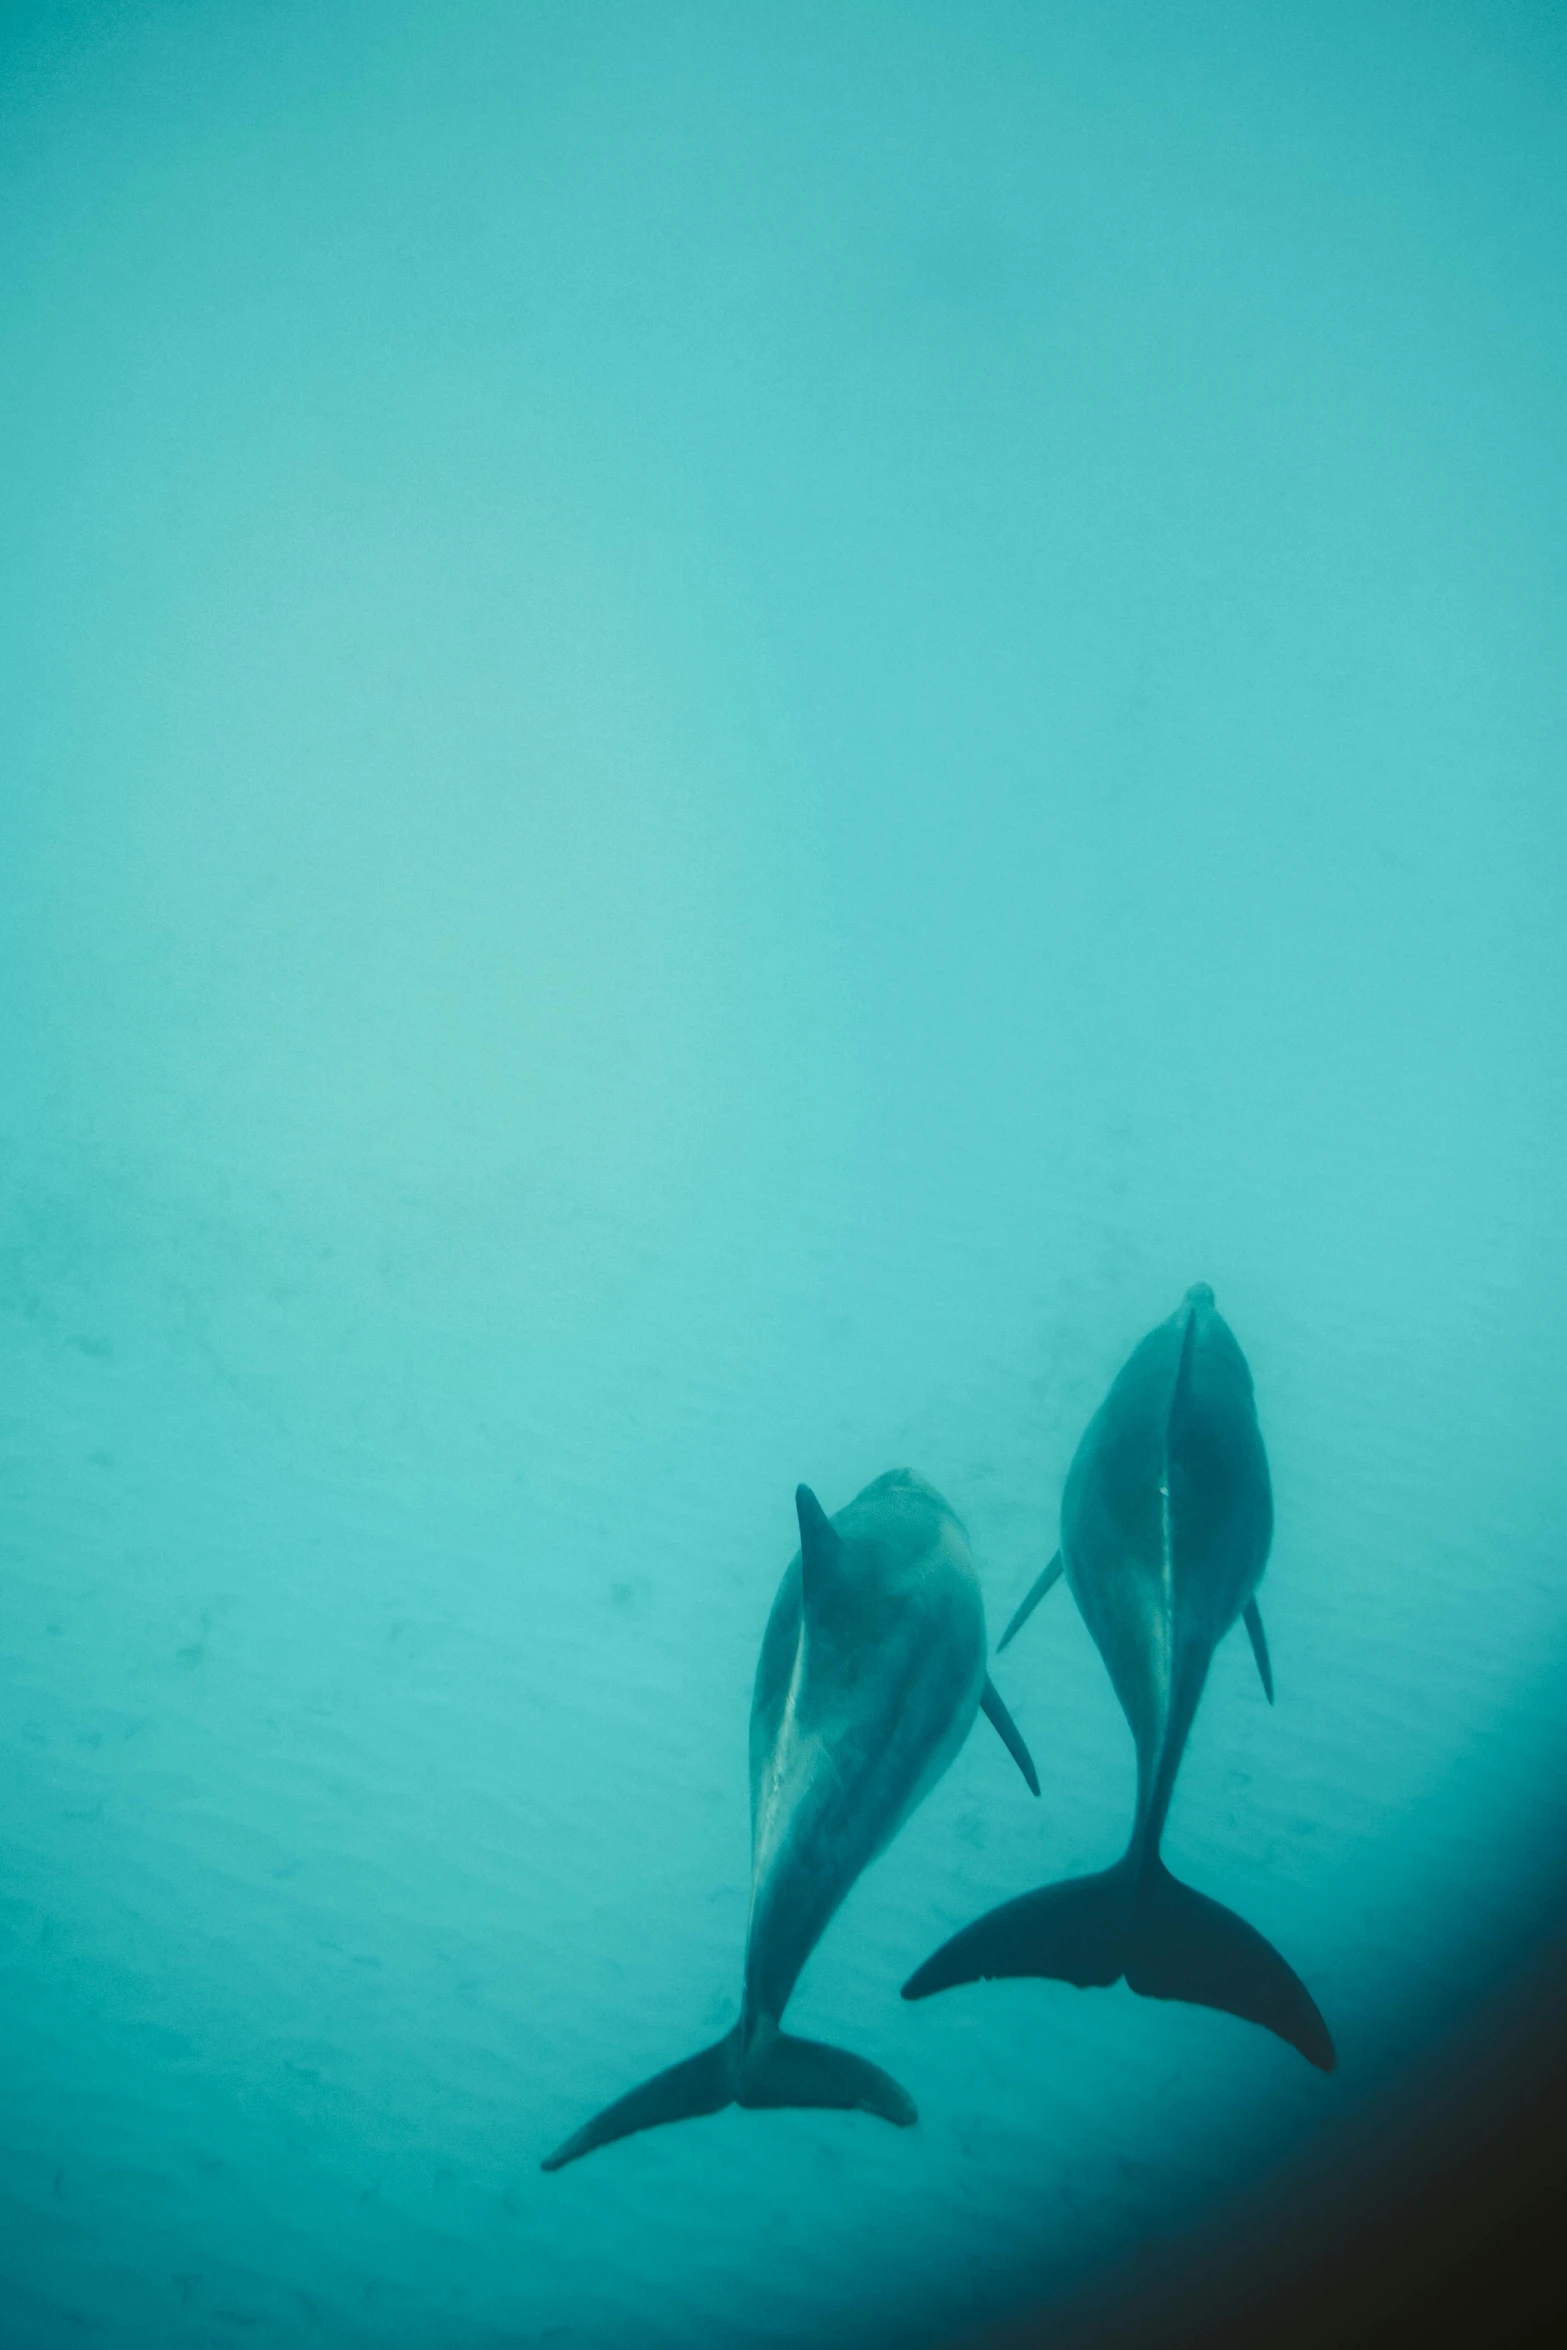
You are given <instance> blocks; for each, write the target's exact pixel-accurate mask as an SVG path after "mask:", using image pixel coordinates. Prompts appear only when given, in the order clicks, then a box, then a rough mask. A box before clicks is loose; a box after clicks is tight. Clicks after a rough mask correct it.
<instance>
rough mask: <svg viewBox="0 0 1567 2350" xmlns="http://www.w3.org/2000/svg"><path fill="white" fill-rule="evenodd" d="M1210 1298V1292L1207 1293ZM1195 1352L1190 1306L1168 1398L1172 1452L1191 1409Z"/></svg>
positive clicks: (1194, 1320)
mask: <svg viewBox="0 0 1567 2350" xmlns="http://www.w3.org/2000/svg"><path fill="white" fill-rule="evenodd" d="M1209 1294H1210V1296H1211V1295H1212V1292H1211V1291H1210V1292H1209ZM1196 1351H1197V1312H1196V1307H1195V1306H1194V1305H1190V1306H1188V1308H1187V1312H1186V1327H1185V1329H1184V1330H1183V1331H1182V1332H1181V1359H1180V1361H1179V1363H1177V1365H1176V1367H1175V1391H1174V1393H1173V1394H1172V1396H1171V1397H1170V1417H1169V1419H1168V1421H1167V1422H1166V1428H1167V1430H1168V1436H1167V1439H1166V1441H1167V1444H1168V1445H1169V1447H1170V1449H1171V1450H1173V1449H1174V1446H1175V1440H1176V1435H1177V1431H1178V1430H1179V1428H1180V1425H1181V1422H1182V1421H1183V1420H1184V1419H1185V1418H1186V1417H1187V1414H1188V1413H1189V1411H1190V1409H1191V1393H1192V1356H1193V1355H1194V1354H1195V1353H1196Z"/></svg>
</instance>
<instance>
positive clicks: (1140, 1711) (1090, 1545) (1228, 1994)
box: [903, 1282, 1334, 2071]
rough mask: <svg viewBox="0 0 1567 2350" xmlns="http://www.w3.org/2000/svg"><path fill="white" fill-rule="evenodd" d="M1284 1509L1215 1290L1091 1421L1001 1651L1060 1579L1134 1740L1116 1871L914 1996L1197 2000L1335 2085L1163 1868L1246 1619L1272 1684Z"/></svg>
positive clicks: (988, 1933)
mask: <svg viewBox="0 0 1567 2350" xmlns="http://www.w3.org/2000/svg"><path fill="white" fill-rule="evenodd" d="M1272 1538H1273V1494H1272V1488H1271V1485H1270V1482H1269V1478H1268V1460H1267V1454H1266V1453H1265V1451H1264V1450H1263V1443H1262V1431H1261V1430H1260V1428H1259V1427H1258V1425H1257V1411H1256V1405H1255V1402H1254V1400H1253V1396H1252V1382H1251V1373H1250V1371H1249V1369H1248V1368H1247V1364H1246V1358H1245V1356H1244V1355H1243V1354H1242V1353H1241V1350H1240V1348H1239V1346H1237V1344H1236V1342H1235V1339H1234V1336H1233V1334H1232V1333H1231V1331H1230V1329H1229V1326H1228V1324H1227V1323H1226V1322H1225V1321H1224V1319H1223V1317H1222V1316H1221V1315H1220V1313H1219V1312H1218V1310H1217V1308H1216V1307H1215V1305H1214V1302H1213V1291H1212V1290H1211V1289H1210V1288H1208V1286H1207V1284H1206V1283H1203V1282H1200V1283H1198V1284H1197V1286H1196V1287H1195V1288H1193V1289H1190V1290H1188V1291H1187V1293H1186V1296H1185V1298H1184V1299H1183V1301H1182V1303H1181V1305H1180V1307H1179V1309H1178V1310H1177V1312H1175V1313H1174V1314H1172V1315H1171V1317H1170V1319H1169V1320H1168V1321H1167V1322H1161V1323H1160V1325H1159V1327H1158V1329H1157V1330H1153V1331H1150V1333H1149V1335H1148V1336H1147V1337H1146V1338H1145V1339H1144V1340H1143V1341H1142V1344H1141V1345H1140V1346H1138V1347H1137V1348H1136V1349H1135V1350H1134V1352H1133V1353H1132V1355H1131V1357H1130V1359H1129V1360H1128V1361H1127V1363H1126V1364H1125V1365H1124V1367H1123V1368H1122V1370H1121V1372H1120V1373H1119V1375H1118V1376H1117V1378H1116V1380H1115V1382H1114V1384H1113V1385H1112V1387H1111V1389H1110V1392H1109V1394H1108V1395H1107V1396H1106V1398H1105V1400H1104V1402H1103V1403H1102V1404H1101V1405H1100V1407H1099V1410H1098V1411H1097V1412H1096V1413H1095V1414H1094V1417H1093V1419H1092V1420H1091V1421H1090V1422H1089V1424H1088V1428H1087V1431H1086V1433H1085V1434H1084V1437H1083V1440H1082V1442H1081V1444H1079V1446H1078V1448H1077V1453H1076V1456H1075V1458H1074V1459H1073V1462H1072V1467H1071V1471H1070V1473H1069V1475H1068V1477H1067V1482H1066V1492H1065V1494H1064V1496H1063V1498H1062V1503H1061V1548H1060V1551H1059V1552H1058V1554H1057V1556H1056V1557H1055V1558H1054V1559H1052V1561H1051V1563H1050V1565H1049V1566H1048V1567H1047V1568H1046V1569H1045V1571H1044V1573H1043V1574H1042V1575H1041V1576H1040V1578H1039V1581H1038V1582H1037V1583H1036V1584H1035V1586H1034V1588H1033V1590H1032V1591H1031V1592H1030V1593H1029V1595H1028V1597H1027V1598H1026V1599H1025V1600H1024V1602H1023V1604H1022V1606H1021V1607H1020V1608H1019V1609H1018V1612H1017V1614H1016V1616H1015V1617H1014V1618H1013V1620H1012V1622H1011V1624H1010V1625H1009V1626H1008V1627H1007V1630H1006V1632H1005V1633H1004V1634H1003V1636H1002V1640H1001V1646H1002V1647H1003V1648H1004V1647H1005V1646H1006V1644H1007V1641H1008V1640H1010V1639H1011V1637H1012V1635H1013V1633H1014V1632H1015V1631H1016V1630H1017V1629H1018V1627H1019V1625H1020V1624H1021V1623H1022V1622H1023V1620H1024V1619H1025V1617H1027V1615H1028V1614H1029V1613H1030V1612H1031V1610H1032V1609H1033V1608H1034V1607H1035V1606H1036V1605H1037V1604H1038V1602H1039V1600H1040V1599H1041V1598H1042V1597H1043V1596H1044V1594H1045V1592H1046V1591H1048V1590H1049V1589H1050V1587H1051V1585H1052V1583H1054V1582H1055V1580H1056V1579H1057V1577H1058V1576H1059V1575H1060V1574H1061V1573H1062V1571H1063V1569H1064V1571H1065V1574H1066V1580H1067V1582H1068V1584H1069V1586H1070V1587H1071V1591H1072V1595H1073V1597H1074V1598H1075V1599H1076V1601H1077V1604H1078V1606H1079V1608H1080V1609H1081V1610H1082V1614H1083V1619H1084V1621H1085V1623H1086V1624H1087V1626H1088V1629H1089V1631H1090V1632H1091V1633H1092V1635H1093V1638H1094V1641H1095V1643H1096V1645H1097V1647H1098V1649H1099V1652H1100V1654H1101V1656H1102V1657H1103V1658H1104V1660H1105V1663H1106V1665H1107V1666H1108V1668H1109V1672H1110V1678H1111V1680H1112V1681H1113V1683H1114V1684H1115V1693H1116V1696H1117V1697H1118V1698H1119V1699H1120V1701H1121V1708H1122V1711H1123V1712H1124V1713H1125V1715H1126V1718H1127V1721H1128V1722H1129V1723H1130V1725H1131V1730H1132V1736H1133V1738H1134V1739H1135V1740H1136V1744H1137V1810H1136V1816H1135V1818H1134V1820H1133V1824H1132V1836H1131V1842H1130V1843H1129V1845H1128V1846H1127V1849H1126V1852H1125V1854H1124V1855H1123V1857H1122V1858H1121V1860H1119V1861H1118V1862H1117V1863H1116V1865H1115V1867H1114V1868H1111V1869H1106V1870H1104V1871H1103V1872H1101V1873H1100V1874H1099V1875H1097V1876H1092V1877H1073V1878H1068V1879H1065V1880H1064V1881H1063V1882H1061V1883H1060V1884H1055V1885H1045V1886H1042V1887H1041V1888H1040V1889H1039V1890H1038V1892H1035V1893H1025V1894H1024V1895H1023V1896H1022V1898H1021V1899H1020V1900H1017V1901H1009V1902H1006V1903H1005V1904H1003V1906H1002V1907H1001V1908H1000V1909H993V1910H991V1911H990V1912H989V1914H988V1915H987V1916H985V1917H982V1918H979V1919H977V1920H976V1921H975V1923H974V1924H973V1925H971V1926H967V1927H965V1928H964V1930H963V1932H962V1933H960V1934H956V1935H954V1936H953V1938H952V1940H951V1941H950V1942H948V1943H946V1944H945V1945H944V1947H943V1948H942V1949H940V1950H938V1951H937V1952H936V1953H935V1955H934V1957H932V1958H929V1959H927V1960H926V1962H925V1964H924V1965H923V1966H922V1967H921V1968H919V1970H918V1972H917V1973H915V1974H914V1975H912V1976H911V1977H910V1979H909V1981H908V1982H907V1983H906V1984H905V1985H904V1991H903V1995H904V1997H905V1998H906V1999H924V1998H926V1997H928V1996H929V1994H930V1993H931V1992H933V1991H944V1990H947V1989H949V1988H950V1987H951V1986H952V1985H953V1984H956V1983H972V1982H976V1981H979V1980H980V1979H982V1978H986V1977H992V1976H1003V1975H1045V1976H1053V1977H1056V1978H1058V1979H1060V1980H1063V1981H1065V1982H1068V1983H1079V1984H1084V1985H1088V1984H1107V1983H1114V1982H1117V1981H1118V1980H1119V1979H1120V1978H1121V1976H1122V1975H1124V1976H1125V1977H1126V1980H1127V1982H1128V1983H1129V1984H1130V1986H1131V1988H1132V1989H1133V1990H1134V1991H1139V1992H1141V1993H1143V1995H1144V1996H1145V1997H1147V1998H1152V1999H1184V2000H1190V2001H1192V2002H1193V2003H1195V2004H1196V2005H1198V2006H1203V2007H1217V2008H1223V2009H1225V2010H1227V2011H1228V2012H1229V2013H1230V2014H1231V2015H1238V2016H1243V2017H1245V2018H1247V2019H1248V2020H1249V2021H1250V2022H1252V2023H1257V2024H1262V2025H1264V2026H1265V2027H1266V2028H1267V2029H1268V2030H1269V2031H1272V2032H1276V2033H1277V2034H1278V2035H1279V2037H1280V2038H1281V2039H1284V2040H1288V2041H1289V2042H1290V2043H1291V2045H1292V2046H1294V2047H1296V2048H1298V2049H1299V2050H1300V2052H1301V2054H1302V2055H1303V2056H1305V2057H1308V2058H1309V2059H1310V2060H1311V2062H1312V2063H1313V2064H1315V2065H1320V2066H1321V2067H1322V2069H1323V2070H1324V2071H1331V2070H1332V2067H1333V2063H1334V2053H1333V2043H1332V2040H1331V2039H1330V2038H1329V2035H1328V2029H1327V2026H1326V2024H1325V2023H1324V2022H1323V2020H1322V2017H1321V2015H1320V2014H1319V2013H1318V2011H1317V2007H1316V2004H1315V2002H1314V2001H1313V1999H1312V1997H1311V1994H1310V1992H1309V1991H1308V1990H1307V1989H1306V1986H1305V1985H1304V1983H1302V1982H1301V1980H1300V1978H1299V1977H1298V1976H1297V1975H1296V1974H1295V1973H1294V1972H1293V1971H1292V1969H1291V1968H1290V1967H1289V1966H1287V1965H1286V1963H1285V1961H1284V1960H1283V1959H1282V1958H1281V1957H1280V1956H1279V1953H1278V1952H1277V1951H1276V1950H1275V1949H1274V1948H1273V1947H1272V1945H1271V1944H1270V1943H1268V1942H1265V1941H1264V1940H1263V1938H1262V1936H1261V1935H1260V1934H1259V1933H1257V1932H1256V1931H1255V1930H1254V1929H1253V1928H1252V1927H1251V1926H1248V1925H1247V1924H1246V1922H1245V1920H1244V1919H1242V1918H1238V1917H1236V1916H1235V1915H1234V1913H1233V1912H1232V1911H1230V1910H1227V1909H1223V1908H1221V1907H1220V1905H1219V1904H1218V1903H1217V1902H1216V1901H1209V1900H1208V1899H1207V1898H1206V1897H1205V1896H1204V1895H1203V1894H1201V1893H1195V1892H1193V1891H1192V1889H1191V1888H1190V1886H1187V1885H1183V1884H1181V1883H1180V1881H1179V1880H1178V1879H1177V1878H1175V1877H1172V1876H1171V1874H1170V1872H1169V1870H1168V1869H1167V1868H1166V1867H1165V1865H1164V1863H1163V1861H1162V1860H1161V1859H1160V1857H1159V1840H1160V1837H1161V1835H1162V1833H1163V1830H1164V1823H1165V1817H1166V1814H1167V1813H1168V1811H1169V1808H1170V1796H1171V1793H1172V1790H1173V1789H1174V1786H1175V1775H1176V1772H1177V1771H1178V1770H1179V1768H1180V1763H1181V1756H1182V1754H1183V1753H1184V1751H1185V1747H1186V1740H1187V1735H1188V1733H1189V1731H1190V1729H1191V1726H1192V1719H1193V1716H1194V1715H1195V1713H1196V1711H1197V1701H1198V1699H1199V1698H1200V1697H1201V1695H1202V1690H1203V1683H1204V1681H1205V1680H1206V1679H1207V1675H1208V1666H1209V1663H1210V1661H1211V1659H1212V1656H1213V1651H1214V1649H1215V1647H1216V1646H1217V1645H1218V1643H1219V1641H1221V1640H1222V1639H1223V1638H1224V1635H1225V1634H1226V1632H1228V1631H1229V1630H1230V1628H1231V1626H1232V1625H1233V1624H1234V1623H1235V1622H1236V1621H1237V1619H1238V1618H1240V1617H1244V1618H1245V1622H1246V1628H1247V1631H1248V1633H1249V1634H1250V1637H1251V1642H1252V1647H1253V1650H1254V1652H1255V1654H1256V1658H1257V1665H1258V1669H1259V1671H1260V1672H1261V1675H1262V1680H1263V1686H1264V1688H1265V1689H1266V1691H1267V1694H1268V1697H1269V1700H1270V1702H1271V1700H1272V1696H1273V1682H1272V1674H1271V1671H1270V1668H1269V1664H1268V1652H1267V1647H1266V1644H1265V1642H1264V1639H1263V1633H1262V1619H1261V1617H1260V1616H1259V1615H1258V1613H1257V1606H1256V1600H1255V1598H1254V1596H1253V1595H1254V1593H1255V1591H1256V1588H1257V1585H1258V1583H1259V1582H1260V1581H1261V1578H1262V1571H1263V1568H1264V1566H1265V1565H1266V1563H1267V1557H1268V1549H1269V1545H1270V1543H1271V1541H1272Z"/></svg>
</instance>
